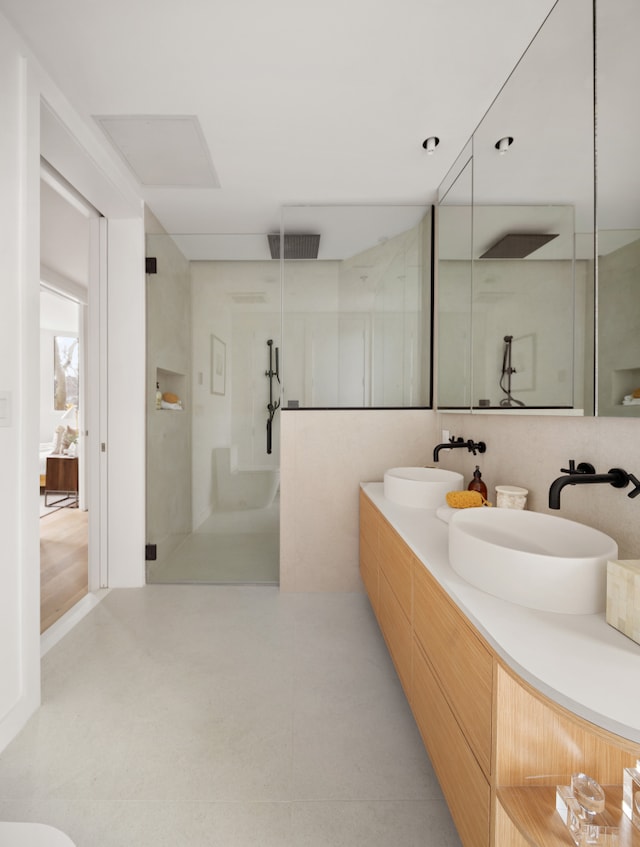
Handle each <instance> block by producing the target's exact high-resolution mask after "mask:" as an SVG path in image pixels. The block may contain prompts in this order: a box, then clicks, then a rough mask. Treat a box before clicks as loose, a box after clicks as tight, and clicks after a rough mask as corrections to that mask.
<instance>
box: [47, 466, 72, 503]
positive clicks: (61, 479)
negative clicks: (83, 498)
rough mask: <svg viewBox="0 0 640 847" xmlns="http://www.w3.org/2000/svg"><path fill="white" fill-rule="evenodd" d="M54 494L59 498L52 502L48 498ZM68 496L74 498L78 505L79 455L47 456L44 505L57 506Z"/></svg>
mask: <svg viewBox="0 0 640 847" xmlns="http://www.w3.org/2000/svg"><path fill="white" fill-rule="evenodd" d="M52 495H53V496H57V498H58V499H57V500H54V501H53V503H50V502H48V499H49V497H50V496H52ZM68 498H73V499H74V501H75V505H76V506H77V505H78V457H77V456H47V477H46V481H45V489H44V505H45V506H55V505H56V503H61V502H62V501H63V500H67V499H68Z"/></svg>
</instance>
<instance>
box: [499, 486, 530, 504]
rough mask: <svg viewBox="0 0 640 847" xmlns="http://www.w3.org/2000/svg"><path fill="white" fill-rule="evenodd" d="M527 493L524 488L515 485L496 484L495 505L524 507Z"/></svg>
mask: <svg viewBox="0 0 640 847" xmlns="http://www.w3.org/2000/svg"><path fill="white" fill-rule="evenodd" d="M528 493H529V491H528V490H527V489H526V488H519V487H518V486H517V485H496V506H497V507H498V508H499V509H525V508H526V506H527V494H528Z"/></svg>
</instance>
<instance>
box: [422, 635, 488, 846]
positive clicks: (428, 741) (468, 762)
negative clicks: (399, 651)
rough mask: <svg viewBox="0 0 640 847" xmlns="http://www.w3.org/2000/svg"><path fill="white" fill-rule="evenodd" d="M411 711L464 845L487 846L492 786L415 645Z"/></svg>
mask: <svg viewBox="0 0 640 847" xmlns="http://www.w3.org/2000/svg"><path fill="white" fill-rule="evenodd" d="M411 708H412V711H413V716H414V717H415V720H416V723H417V725H418V729H419V730H420V735H421V736H422V740H423V742H424V745H425V747H426V749H427V752H428V754H429V758H430V759H431V763H432V765H433V769H434V770H435V772H436V776H437V777H438V782H439V783H440V787H441V788H442V793H443V794H444V796H445V799H446V801H447V805H448V806H449V811H450V812H451V817H452V818H453V821H454V823H455V825H456V829H457V830H458V834H459V835H460V839H461V841H462V843H463V844H464V845H465V847H488V845H489V834H490V826H491V789H490V786H489V782H488V780H487V778H486V777H485V775H484V774H483V772H482V769H481V768H480V765H479V764H478V761H477V759H476V757H475V756H474V754H473V752H472V749H471V747H470V745H469V743H468V741H467V739H466V738H465V735H464V732H463V731H462V729H461V728H460V725H459V723H458V721H457V720H456V717H455V715H454V713H453V710H452V708H451V707H450V705H449V701H448V699H447V697H446V695H445V693H444V692H443V690H442V687H441V685H440V682H439V680H438V679H437V677H436V675H435V673H434V671H433V669H432V666H431V664H430V662H429V660H428V659H427V657H426V656H425V654H424V653H423V652H422V648H421V646H420V645H419V644H418V642H417V641H415V640H414V650H413V701H412V703H411Z"/></svg>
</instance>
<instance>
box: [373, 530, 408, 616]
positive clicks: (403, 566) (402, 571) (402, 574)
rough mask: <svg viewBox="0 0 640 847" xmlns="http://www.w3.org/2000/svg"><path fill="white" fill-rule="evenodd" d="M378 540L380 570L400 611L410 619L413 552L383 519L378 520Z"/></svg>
mask: <svg viewBox="0 0 640 847" xmlns="http://www.w3.org/2000/svg"><path fill="white" fill-rule="evenodd" d="M378 540H379V545H380V552H379V557H378V563H379V565H380V570H381V571H382V573H383V574H384V575H385V576H386V578H387V580H388V582H389V585H390V586H391V588H392V589H393V592H394V594H395V595H396V597H397V598H398V602H399V603H400V606H401V608H402V611H403V612H404V613H405V615H406V616H407V619H408V620H409V621H410V620H411V615H412V605H413V588H412V583H413V573H412V571H413V560H414V556H413V553H412V552H411V550H410V549H409V548H408V547H407V545H406V544H405V543H404V541H403V540H402V539H401V538H400V536H399V535H398V534H397V533H396V531H395V530H394V529H392V528H391V527H390V526H389V524H388V523H387V522H386V521H385V520H382V521H381V522H380V532H379V536H378Z"/></svg>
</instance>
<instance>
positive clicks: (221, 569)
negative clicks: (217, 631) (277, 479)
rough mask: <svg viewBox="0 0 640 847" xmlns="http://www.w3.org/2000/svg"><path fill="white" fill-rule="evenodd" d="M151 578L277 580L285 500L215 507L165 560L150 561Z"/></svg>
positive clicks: (253, 582)
mask: <svg viewBox="0 0 640 847" xmlns="http://www.w3.org/2000/svg"><path fill="white" fill-rule="evenodd" d="M147 564H148V567H147V582H152V583H207V584H212V585H213V584H219V585H223V584H224V585H278V583H279V577H280V504H279V500H278V498H276V500H275V501H274V502H273V504H272V505H271V506H269V507H268V508H266V509H247V510H244V511H238V512H214V513H213V514H212V515H211V516H210V517H209V518H207V520H206V521H204V523H202V524H200V526H199V527H198V528H197V529H196V530H195V532H193V533H192V534H191V535H189V536H187V537H186V538H185V540H184V541H183V542H182V543H181V544H180V546H179V547H177V548H176V550H174V551H173V553H172V554H171V555H170V556H167V558H166V559H164V561H159V562H148V563H147Z"/></svg>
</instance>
